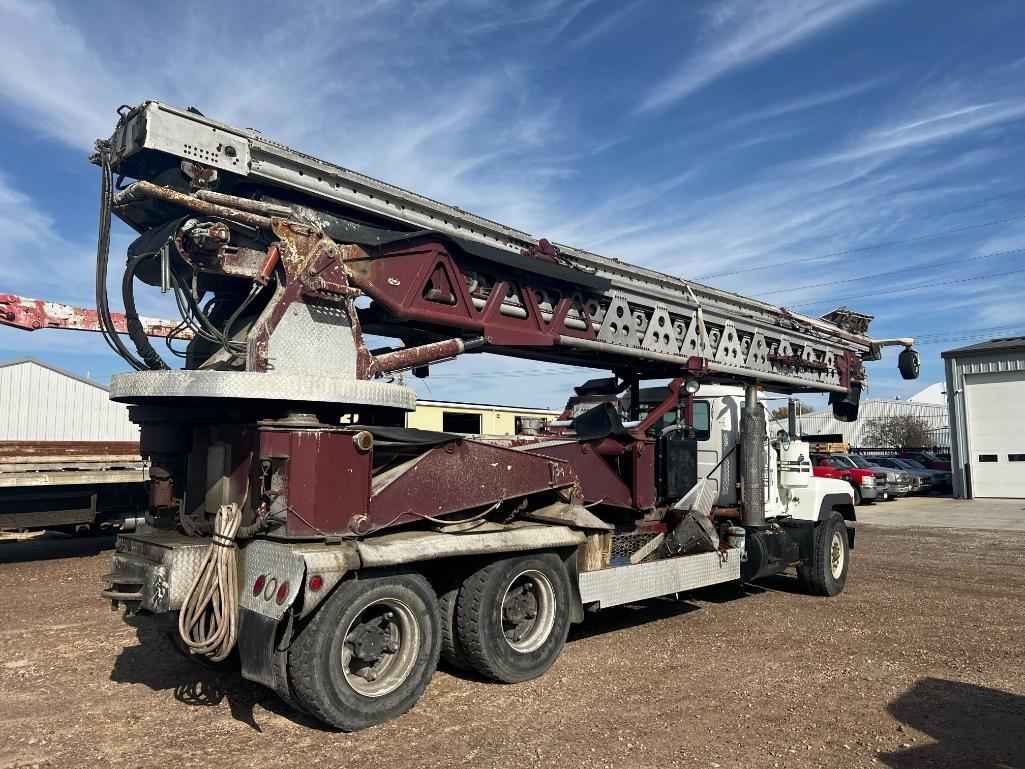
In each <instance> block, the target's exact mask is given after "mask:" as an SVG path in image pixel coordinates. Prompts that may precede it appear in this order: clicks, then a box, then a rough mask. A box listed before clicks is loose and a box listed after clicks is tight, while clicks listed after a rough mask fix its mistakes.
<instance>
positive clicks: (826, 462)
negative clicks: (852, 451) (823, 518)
mask: <svg viewBox="0 0 1025 769" xmlns="http://www.w3.org/2000/svg"><path fill="white" fill-rule="evenodd" d="M811 463H812V474H813V475H814V476H816V477H817V478H838V479H839V480H842V481H847V482H848V483H850V484H851V486H852V487H853V488H854V504H856V505H861V504H868V503H871V502H874V501H875V500H877V499H886V497H887V495H888V492H889V485H888V483H887V479H886V471H885V470H882V469H879V470H865V469H863V468H860V467H852V466H851V463H850V462H846V461H844V460H843V459H841V458H840V455H839V454H812V455H811Z"/></svg>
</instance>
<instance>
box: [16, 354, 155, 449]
mask: <svg viewBox="0 0 1025 769" xmlns="http://www.w3.org/2000/svg"><path fill="white" fill-rule="evenodd" d="M0 440H3V441H137V440H139V428H138V427H136V426H135V425H133V424H132V423H131V422H130V421H129V420H128V408H127V407H126V406H123V405H121V404H120V403H112V402H111V401H110V400H108V399H107V388H106V387H104V386H103V385H101V384H97V383H96V382H92V381H90V380H88V379H84V378H83V377H80V376H76V375H75V374H72V373H71V372H69V371H64V370H63V369H60V368H57V367H56V366H51V365H50V364H49V363H43V362H42V361H38V360H35V359H34V358H19V359H18V360H11V361H6V362H0Z"/></svg>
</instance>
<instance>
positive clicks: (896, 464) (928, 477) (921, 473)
mask: <svg viewBox="0 0 1025 769" xmlns="http://www.w3.org/2000/svg"><path fill="white" fill-rule="evenodd" d="M865 459H866V460H867V461H868V462H871V463H872V464H873V465H878V466H879V467H889V468H891V469H893V470H900V471H902V472H905V473H907V474H908V475H910V476H911V477H912V478H913V479H917V480H918V484H919V485H918V488H917V489H914V490H913V493H917V494H931V493H932V492H934V491H941V490H943V489H944V488H945V487H946V486H947V485H949V484H948V480H947V476H949V475H950V473H945V472H944V471H943V470H929V469H928V468H925V467H922V466H920V465H913V464H911V460H907V459H900V458H899V457H865Z"/></svg>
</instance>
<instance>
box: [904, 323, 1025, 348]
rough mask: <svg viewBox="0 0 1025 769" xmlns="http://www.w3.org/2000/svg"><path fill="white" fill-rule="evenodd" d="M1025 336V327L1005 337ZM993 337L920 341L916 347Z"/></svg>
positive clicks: (971, 336) (978, 336)
mask: <svg viewBox="0 0 1025 769" xmlns="http://www.w3.org/2000/svg"><path fill="white" fill-rule="evenodd" d="M1023 334H1025V327H1022V329H1021V331H1019V332H1018V333H1016V334H1014V333H1007V334H1005V335H1006V336H1022V335H1023ZM992 336H993V335H992V334H969V335H967V336H962V337H952V338H950V339H932V340H929V341H927V342H919V341H918V340H915V346H916V347H927V346H929V345H932V344H951V343H952V342H970V341H972V340H974V339H979V340H982V339H990V338H991V337H992Z"/></svg>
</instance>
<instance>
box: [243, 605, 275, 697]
mask: <svg viewBox="0 0 1025 769" xmlns="http://www.w3.org/2000/svg"><path fill="white" fill-rule="evenodd" d="M277 630H278V620H277V619H274V618H273V617H268V616H266V615H264V614H257V613H256V612H255V611H251V610H250V609H239V612H238V653H239V658H240V660H241V662H242V677H243V678H245V679H246V680H249V681H256V682H257V683H261V684H263V685H264V686H269V687H270V688H271V689H273V688H274V687H275V683H276V681H275V674H274V654H275V650H274V638H275V636H276V635H277Z"/></svg>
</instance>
